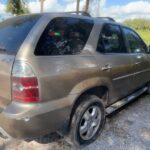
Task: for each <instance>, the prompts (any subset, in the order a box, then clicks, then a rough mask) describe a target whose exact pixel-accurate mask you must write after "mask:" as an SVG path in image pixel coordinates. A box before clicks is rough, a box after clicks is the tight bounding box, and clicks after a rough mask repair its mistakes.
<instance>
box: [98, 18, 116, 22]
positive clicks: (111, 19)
mask: <svg viewBox="0 0 150 150" xmlns="http://www.w3.org/2000/svg"><path fill="white" fill-rule="evenodd" d="M97 18H99V19H104V20H110V21H113V22H116V21H115V19H113V18H111V17H97Z"/></svg>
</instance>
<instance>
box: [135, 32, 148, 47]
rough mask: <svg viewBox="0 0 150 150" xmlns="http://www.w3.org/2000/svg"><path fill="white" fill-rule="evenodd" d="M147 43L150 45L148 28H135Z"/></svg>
mask: <svg viewBox="0 0 150 150" xmlns="http://www.w3.org/2000/svg"><path fill="white" fill-rule="evenodd" d="M137 32H138V33H139V35H140V36H141V37H142V38H143V39H144V41H145V42H146V44H147V45H150V30H137Z"/></svg>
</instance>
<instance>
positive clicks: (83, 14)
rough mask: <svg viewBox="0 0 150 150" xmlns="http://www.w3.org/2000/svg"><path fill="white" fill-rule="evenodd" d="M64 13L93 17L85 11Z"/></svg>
mask: <svg viewBox="0 0 150 150" xmlns="http://www.w3.org/2000/svg"><path fill="white" fill-rule="evenodd" d="M64 13H67V14H76V15H81V16H87V17H91V15H90V14H89V13H87V12H85V11H69V12H64Z"/></svg>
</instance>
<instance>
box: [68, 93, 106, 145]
mask: <svg viewBox="0 0 150 150" xmlns="http://www.w3.org/2000/svg"><path fill="white" fill-rule="evenodd" d="M104 123H105V109H104V105H103V103H102V100H101V99H99V98H98V97H97V96H94V95H86V96H83V97H82V99H81V103H80V104H79V105H78V107H77V108H76V110H75V112H74V115H73V118H72V122H71V131H70V137H71V140H72V142H73V143H74V144H75V145H76V146H79V145H80V146H84V145H88V144H90V143H92V142H93V141H95V140H96V139H97V137H98V136H99V134H100V133H101V131H102V129H103V126H104Z"/></svg>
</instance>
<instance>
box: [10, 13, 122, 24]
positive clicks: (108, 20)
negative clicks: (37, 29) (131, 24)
mask: <svg viewBox="0 0 150 150" xmlns="http://www.w3.org/2000/svg"><path fill="white" fill-rule="evenodd" d="M84 13H85V12H84ZM27 16H41V17H52V16H53V17H73V18H81V19H89V20H93V21H94V23H95V24H104V23H111V24H117V25H122V24H120V23H118V22H116V21H115V20H114V19H113V18H110V17H92V16H90V15H88V14H87V15H79V14H76V13H74V12H47V13H33V14H26V15H20V16H16V17H12V18H9V19H15V18H18V17H27ZM122 26H124V25H122Z"/></svg>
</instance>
